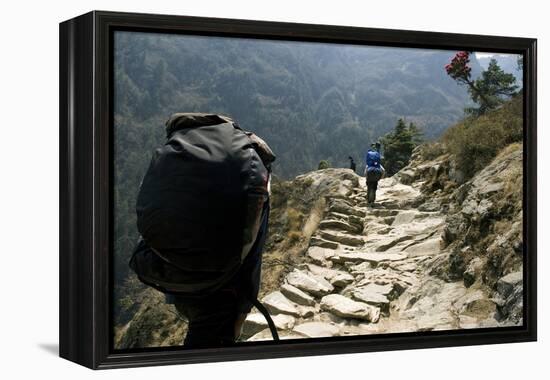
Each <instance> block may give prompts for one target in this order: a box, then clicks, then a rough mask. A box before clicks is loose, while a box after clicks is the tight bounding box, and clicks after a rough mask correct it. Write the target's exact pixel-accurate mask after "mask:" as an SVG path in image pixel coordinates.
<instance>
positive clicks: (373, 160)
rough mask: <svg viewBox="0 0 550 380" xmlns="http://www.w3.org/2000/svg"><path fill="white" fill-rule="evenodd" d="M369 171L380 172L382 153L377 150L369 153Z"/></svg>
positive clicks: (367, 159)
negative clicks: (375, 170) (376, 170)
mask: <svg viewBox="0 0 550 380" xmlns="http://www.w3.org/2000/svg"><path fill="white" fill-rule="evenodd" d="M366 161H367V168H368V169H367V170H372V169H378V170H380V153H378V152H377V151H375V150H369V151H368V152H367V157H366Z"/></svg>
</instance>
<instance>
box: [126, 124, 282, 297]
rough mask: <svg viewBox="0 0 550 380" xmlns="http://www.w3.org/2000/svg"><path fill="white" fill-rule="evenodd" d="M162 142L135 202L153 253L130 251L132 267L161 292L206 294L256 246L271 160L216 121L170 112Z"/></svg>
mask: <svg viewBox="0 0 550 380" xmlns="http://www.w3.org/2000/svg"><path fill="white" fill-rule="evenodd" d="M166 136H167V141H166V143H165V144H164V146H162V147H161V148H159V149H157V150H156V151H155V153H154V155H153V158H152V160H151V163H150V166H149V169H148V170H147V173H146V174H145V177H144V179H143V182H142V184H141V187H140V190H139V195H138V198H137V204H136V211H137V226H138V230H139V233H140V234H141V236H142V239H143V240H144V242H145V243H146V244H147V246H149V247H150V248H151V249H136V250H135V251H134V254H133V256H132V259H131V261H130V267H131V268H132V269H133V270H134V272H135V273H136V274H137V275H138V277H139V279H140V280H141V281H142V282H144V283H146V284H148V285H150V286H152V287H154V288H156V289H158V290H160V291H162V292H165V293H178V294H183V295H189V296H202V295H207V294H210V293H212V292H214V291H216V290H218V289H220V288H221V287H223V286H224V285H225V284H226V283H227V282H228V281H229V280H231V278H232V277H233V276H234V275H235V274H236V273H237V271H238V270H239V268H240V266H241V263H242V262H243V260H244V259H245V257H246V256H247V254H248V252H249V251H250V248H251V247H252V246H253V244H254V241H255V239H256V236H257V235H258V230H259V227H260V222H261V217H262V210H263V209H264V207H263V206H264V202H266V201H268V181H269V175H270V165H271V162H273V161H274V160H275V156H274V155H273V152H272V151H271V149H270V148H269V147H268V146H267V144H266V143H265V142H264V141H263V140H262V139H260V138H259V137H257V136H255V135H254V134H252V133H251V132H246V131H243V130H242V129H241V128H239V126H238V125H237V124H236V123H234V122H233V121H232V120H231V119H230V118H227V117H225V116H220V115H214V114H197V113H192V114H189V113H179V114H174V115H172V116H171V117H170V119H169V120H168V121H167V122H166ZM138 248H139V247H138Z"/></svg>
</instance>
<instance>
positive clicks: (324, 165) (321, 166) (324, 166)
mask: <svg viewBox="0 0 550 380" xmlns="http://www.w3.org/2000/svg"><path fill="white" fill-rule="evenodd" d="M328 168H330V163H329V162H328V161H327V160H321V161H320V162H319V166H318V167H317V170H322V169H328Z"/></svg>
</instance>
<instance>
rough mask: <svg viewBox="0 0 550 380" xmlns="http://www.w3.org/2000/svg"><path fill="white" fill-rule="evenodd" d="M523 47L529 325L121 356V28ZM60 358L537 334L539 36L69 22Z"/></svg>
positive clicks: (157, 20) (302, 351)
mask: <svg viewBox="0 0 550 380" xmlns="http://www.w3.org/2000/svg"><path fill="white" fill-rule="evenodd" d="M115 30H133V31H143V32H151V33H158V32H162V33H182V34H194V35H203V36H231V37H246V38H260V39H270V40H292V41H320V42H331V43H339V44H350V43H352V44H364V45H375V46H376V45H377V46H393V47H409V48H434V49H454V50H471V51H484V52H501V53H513V54H522V55H523V60H524V61H523V62H524V78H523V83H524V110H523V112H524V184H523V185H524V204H523V210H524V229H523V233H524V260H525V261H524V267H523V268H524V304H523V305H524V324H523V326H521V327H506V328H481V329H475V330H454V331H433V332H422V333H396V334H382V335H372V336H354V337H345V338H319V339H308V340H307V341H304V340H289V341H281V342H259V343H258V344H252V345H237V346H235V347H228V348H223V349H198V350H181V349H178V348H177V347H171V348H163V349H140V350H133V351H131V352H130V351H125V352H117V351H115V350H114V349H113V346H112V340H111V339H112V326H111V320H112V318H111V305H112V302H111V301H112V298H111V297H112V274H111V272H110V271H111V249H112V233H113V231H112V216H113V215H112V212H113V210H112V206H113V202H112V183H113V159H112V158H113V147H112V141H113V134H112V132H113V131H112V128H111V126H112V121H113V120H112V119H113V107H112V104H111V103H112V98H113V86H112V84H113V78H112V76H113V73H112V66H113V65H112V62H113V51H112V50H113V49H112V44H113V32H114V31H115ZM59 38H60V57H59V58H60V67H59V74H60V94H59V113H60V137H59V138H60V156H59V160H60V183H59V186H60V199H59V200H60V210H59V213H60V236H59V237H60V255H59V267H60V289H59V293H60V294H59V297H60V320H59V324H60V336H59V340H60V356H61V357H63V358H66V359H68V360H71V361H73V362H76V363H79V364H81V365H84V366H86V367H89V368H93V369H103V368H118V367H134V366H150V365H162V364H181V363H198V362H213V361H229V360H243V359H261V358H277V357H289V356H306V355H325V354H342V353H352V352H368V351H383V350H401V349H416V348H431V347H446V346H465V345H480V344H495V343H511V342H527V341H535V340H536V337H537V293H536V291H537V289H536V283H537V281H536V278H537V273H536V268H537V265H536V261H537V257H536V251H537V247H536V243H537V238H536V234H537V232H536V226H537V225H536V221H537V208H536V205H537V178H536V172H537V169H536V157H537V153H536V149H537V143H536V138H537V133H536V122H537V114H536V112H537V105H536V97H537V81H536V72H537V67H536V65H537V60H536V54H537V52H536V46H537V41H536V39H531V38H515V37H500V36H484V35H470V34H449V33H434V32H418V31H404V30H386V29H371V28H359V27H344V26H328V25H310V24H296V23H282V22H265V21H249V20H236V19H219V18H203V17H187V16H168V15H152V14H136V13H119V12H105V11H93V12H90V13H87V14H84V15H82V16H79V17H76V18H73V19H71V20H68V21H65V22H62V23H61V24H60V33H59Z"/></svg>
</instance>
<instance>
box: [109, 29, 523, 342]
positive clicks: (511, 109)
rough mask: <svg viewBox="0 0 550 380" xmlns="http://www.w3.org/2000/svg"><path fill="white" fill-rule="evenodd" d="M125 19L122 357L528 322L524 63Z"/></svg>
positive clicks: (116, 233) (120, 44) (115, 142)
mask: <svg viewBox="0 0 550 380" xmlns="http://www.w3.org/2000/svg"><path fill="white" fill-rule="evenodd" d="M127 29H128V30H124V29H119V30H114V31H113V32H112V36H111V43H112V46H111V49H112V56H111V63H112V66H111V68H110V70H111V73H110V78H111V79H110V80H111V86H112V88H111V96H112V97H111V101H112V110H111V112H112V125H111V132H110V133H111V136H112V147H111V149H112V167H111V168H112V177H111V178H112V179H111V181H112V182H111V184H112V232H111V234H112V236H111V238H112V250H111V251H110V253H109V255H110V257H109V258H110V262H111V266H110V275H111V277H112V281H111V284H112V289H111V290H110V291H111V297H110V300H111V304H110V305H109V307H110V310H111V313H110V315H111V321H110V326H111V329H110V338H109V339H110V341H111V344H112V349H113V350H114V352H132V351H136V350H138V351H139V350H148V349H157V348H181V350H187V349H199V348H200V349H203V348H205V349H206V348H219V347H230V346H233V347H247V346H257V345H262V344H268V343H269V344H273V343H275V344H277V341H285V342H289V343H292V342H296V343H300V342H304V341H308V340H311V341H313V340H314V341H319V340H321V341H324V340H326V341H331V340H338V339H346V338H349V337H358V336H362V337H369V336H377V335H382V334H390V336H391V334H403V333H414V334H425V333H430V332H435V331H449V332H450V331H456V330H469V331H473V332H475V331H476V330H481V329H502V330H505V329H509V328H516V327H522V326H524V313H525V310H524V300H525V294H524V286H523V279H524V270H525V261H524V247H525V245H524V228H525V227H524V204H525V203H524V201H525V199H524V195H525V194H524V190H525V187H524V184H525V178H524V170H525V167H526V166H525V160H524V157H525V152H524V136H525V134H526V131H525V130H524V128H525V125H526V123H525V120H524V118H525V113H524V110H525V107H526V106H525V104H526V97H525V95H524V92H523V84H524V82H526V81H527V79H526V78H527V77H526V76H525V75H524V74H525V70H524V65H523V63H524V55H523V54H519V53H518V54H512V53H510V52H509V51H502V52H499V51H497V50H496V49H489V51H484V50H482V51H472V50H462V49H458V48H452V47H445V48H443V47H442V48H434V47H403V46H395V44H394V45H393V46H390V44H388V46H382V44H372V45H369V44H368V43H357V44H353V43H331V42H326V41H322V42H319V41H305V40H290V39H284V38H252V37H250V38H247V37H243V36H228V35H225V36H220V35H200V33H194V34H193V33H167V32H162V31H154V32H146V31H143V30H129V29H131V28H127ZM455 45H456V44H455Z"/></svg>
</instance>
